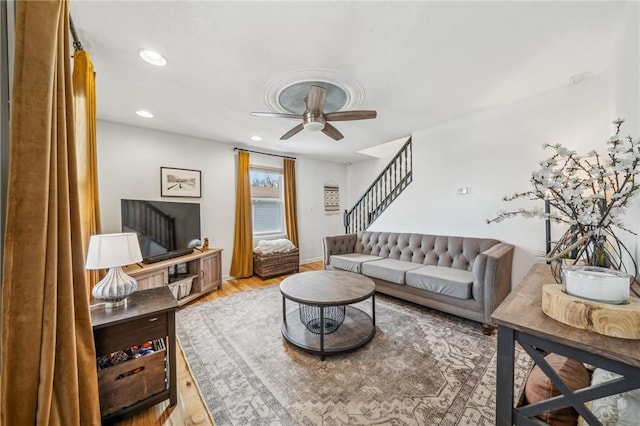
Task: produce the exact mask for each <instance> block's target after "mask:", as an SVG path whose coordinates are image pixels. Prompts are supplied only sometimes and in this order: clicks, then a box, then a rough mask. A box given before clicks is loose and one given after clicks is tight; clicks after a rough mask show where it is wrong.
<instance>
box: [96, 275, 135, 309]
mask: <svg viewBox="0 0 640 426" xmlns="http://www.w3.org/2000/svg"><path fill="white" fill-rule="evenodd" d="M136 288H138V283H137V281H136V279H135V278H133V277H130V276H129V275H127V274H125V273H124V271H123V270H122V268H121V267H120V266H114V267H112V268H110V269H109V272H107V275H106V276H105V277H104V278H103V279H102V280H101V281H100V282H99V283H98V284H96V285H95V287H93V291H92V292H91V294H92V295H93V297H95V298H96V299H100V300H103V301H104V302H105V308H107V309H113V308H117V307H120V306H124V305H126V304H127V296H128V295H130V294H131V293H133V292H134V291H136Z"/></svg>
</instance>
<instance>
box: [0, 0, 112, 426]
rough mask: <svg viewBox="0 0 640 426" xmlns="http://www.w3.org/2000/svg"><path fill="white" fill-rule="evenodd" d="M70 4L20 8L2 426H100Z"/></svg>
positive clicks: (18, 5)
mask: <svg viewBox="0 0 640 426" xmlns="http://www.w3.org/2000/svg"><path fill="white" fill-rule="evenodd" d="M69 46H70V43H69V4H68V3H67V1H63V0H62V1H61V0H50V1H43V2H30V1H18V2H16V27H15V54H14V81H13V93H12V103H11V148H10V166H9V187H8V203H7V218H6V220H7V223H6V236H5V241H4V248H5V257H4V264H3V281H2V354H1V359H2V363H1V368H2V370H1V372H0V373H1V375H2V378H1V379H0V386H1V388H0V391H1V397H0V422H1V423H2V424H3V425H35V424H37V425H97V424H100V407H99V402H98V401H99V400H98V383H97V374H96V358H95V349H94V344H93V333H92V328H91V315H90V311H89V301H88V299H87V287H86V281H85V276H84V264H83V257H84V256H83V253H82V244H81V243H80V239H79V238H76V236H78V235H80V215H79V201H78V188H77V168H76V152H75V150H76V148H75V134H74V132H75V125H74V113H73V94H72V80H71V64H70V57H71V52H70V51H69Z"/></svg>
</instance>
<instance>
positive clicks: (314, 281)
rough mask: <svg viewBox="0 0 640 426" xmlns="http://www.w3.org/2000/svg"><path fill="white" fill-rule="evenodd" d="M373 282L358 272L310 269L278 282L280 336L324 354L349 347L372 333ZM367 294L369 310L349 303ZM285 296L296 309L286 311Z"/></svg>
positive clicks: (363, 342) (361, 342) (352, 346)
mask: <svg viewBox="0 0 640 426" xmlns="http://www.w3.org/2000/svg"><path fill="white" fill-rule="evenodd" d="M375 288H376V286H375V284H374V282H373V281H372V280H371V279H370V278H368V277H366V276H364V275H360V274H354V273H352V272H345V271H311V272H301V273H299V274H295V275H292V276H290V277H288V278H286V279H284V280H283V281H282V283H280V293H282V336H283V337H284V338H285V339H286V340H287V341H288V342H289V343H291V344H292V345H294V346H296V347H298V348H301V349H304V350H306V351H310V352H314V353H319V354H320V359H321V360H324V357H325V355H330V354H336V353H341V352H346V351H350V350H353V349H356V348H359V347H360V346H362V345H364V344H366V343H367V342H369V341H370V340H371V339H372V338H373V336H374V335H375V334H376V309H375ZM368 298H371V313H368V312H365V311H364V310H362V309H360V308H358V307H356V306H351V305H352V304H354V303H357V302H361V301H363V300H365V299H368ZM287 300H290V301H293V302H298V303H299V307H298V309H295V310H292V311H291V312H288V313H287Z"/></svg>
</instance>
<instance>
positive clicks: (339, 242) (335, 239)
mask: <svg viewBox="0 0 640 426" xmlns="http://www.w3.org/2000/svg"><path fill="white" fill-rule="evenodd" d="M357 240H358V235H357V234H346V235H333V236H329V237H324V238H323V239H322V243H323V245H324V263H323V265H324V268H325V269H327V266H328V265H329V258H330V257H331V255H332V254H347V253H355V251H356V242H357Z"/></svg>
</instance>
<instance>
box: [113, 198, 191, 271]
mask: <svg viewBox="0 0 640 426" xmlns="http://www.w3.org/2000/svg"><path fill="white" fill-rule="evenodd" d="M121 212H122V232H135V233H137V234H138V241H139V242H140V251H141V252H142V258H143V262H145V263H153V262H157V261H159V260H164V259H170V258H172V257H176V256H181V255H183V254H186V253H190V252H192V251H193V247H195V246H198V245H200V244H199V241H198V240H200V204H197V203H178V202H169V201H145V200H125V199H122V200H121Z"/></svg>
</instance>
